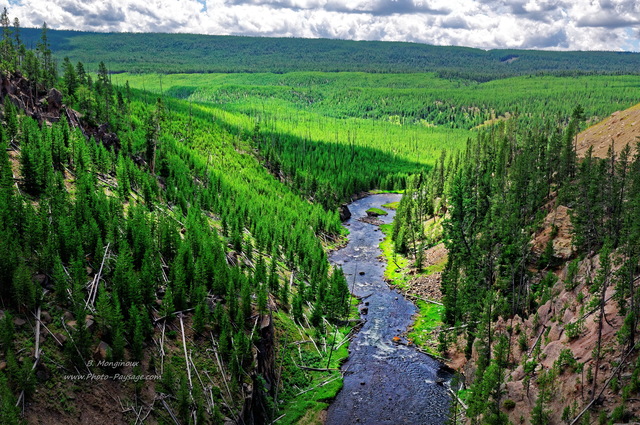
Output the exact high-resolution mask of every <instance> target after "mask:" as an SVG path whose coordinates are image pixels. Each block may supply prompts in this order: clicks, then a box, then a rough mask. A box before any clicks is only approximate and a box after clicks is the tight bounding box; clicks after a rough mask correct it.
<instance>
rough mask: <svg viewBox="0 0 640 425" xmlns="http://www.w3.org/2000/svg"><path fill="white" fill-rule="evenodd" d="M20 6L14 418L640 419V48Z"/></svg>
mask: <svg viewBox="0 0 640 425" xmlns="http://www.w3.org/2000/svg"><path fill="white" fill-rule="evenodd" d="M4 28H5V32H3V35H2V41H0V53H2V61H0V65H1V67H0V75H1V77H2V78H1V84H0V97H1V98H2V107H1V108H0V109H1V111H2V114H1V117H2V127H1V128H0V301H1V304H0V306H1V308H0V310H1V311H0V396H1V398H0V400H1V401H0V418H2V421H1V422H2V423H3V424H4V423H6V424H8V425H9V424H11V425H13V424H24V423H43V424H84V423H102V422H104V421H109V422H112V423H114V424H117V423H136V424H138V423H150V424H209V423H211V424H232V423H235V424H247V425H249V424H321V423H327V424H347V423H349V424H350V423H368V424H377V423H421V424H444V423H445V422H447V421H451V422H450V423H455V424H480V423H483V424H484V423H487V424H505V425H506V424H508V423H513V424H516V423H518V424H535V425H538V424H555V423H567V424H572V425H573V424H578V423H579V424H589V423H596V422H597V423H599V424H605V423H611V424H613V423H631V422H633V421H636V420H637V419H638V418H639V417H640V402H639V401H638V400H639V398H638V394H640V378H639V376H640V356H639V353H638V349H637V331H638V325H639V323H638V322H639V319H640V310H639V308H638V304H639V303H638V287H637V281H638V276H640V262H639V258H640V251H639V247H640V232H639V229H640V221H639V217H640V212H639V210H638V208H639V207H640V203H639V199H640V198H639V196H640V195H639V194H640V192H639V190H640V154H639V153H638V151H637V149H638V146H637V142H638V140H640V139H638V138H639V137H640V121H638V122H636V121H637V120H638V113H637V112H638V106H637V104H638V102H640V76H638V75H637V73H636V71H634V70H637V68H634V67H635V65H636V62H638V61H639V60H638V54H631V53H629V54H627V55H619V54H617V53H613V52H539V51H515V50H514V51H511V50H508V51H507V50H503V51H500V50H490V51H484V50H478V49H465V48H454V47H449V48H444V47H442V48H441V47H435V46H426V45H418V44H415V45H414V44H412V43H385V42H351V41H340V40H303V39H268V38H263V39H261V38H252V37H213V36H212V37H210V38H206V36H192V35H186V34H184V35H170V34H163V35H158V36H157V37H156V36H150V35H148V34H98V33H83V32H69V31H55V30H47V29H46V28H44V29H42V30H35V29H24V31H23V32H22V34H23V37H24V38H23V39H21V38H19V37H17V36H16V34H20V32H19V31H17V30H18V28H14V29H10V28H9V27H7V26H6V25H5V27H4ZM149 37H156V38H155V39H154V40H155V41H153V42H152V41H150V38H149ZM203 37H204V38H203ZM25 40H31V41H30V42H28V43H29V44H28V45H26V44H25V43H24V41H25ZM125 41H126V42H125ZM185 43H187V44H189V45H190V46H191V47H190V48H189V49H186V48H185ZM225 43H226V44H225ZM274 43H275V44H274ZM142 45H145V46H146V50H145V52H144V53H143V54H141V53H140V52H139V50H140V49H142V48H141V47H140V46H142ZM221 45H225V46H227V47H224V48H223V47H220V46H221ZM275 45H277V46H278V48H277V49H276V48H275V47H274V46H275ZM28 46H29V47H28ZM30 46H35V48H31V47H30ZM302 46H304V49H302ZM232 49H236V50H235V54H231V52H232ZM238 49H239V50H238ZM274 49H275V53H274ZM300 49H302V50H300ZM182 51H184V54H183V55H182V56H181V55H180V52H182ZM293 51H299V54H297V55H294V54H293V53H292V52H293ZM154 52H155V53H154ZM158 52H161V53H163V54H162V55H160V54H159V53H158ZM249 52H253V53H249ZM345 52H347V53H348V55H347V54H346V53H345ZM401 53H402V54H401ZM341 54H342V55H346V56H344V57H346V59H344V60H341V58H342V57H343V56H341ZM412 55H413V56H412ZM412 57H413V58H414V59H413V60H410V58H412ZM69 58H72V59H69ZM212 58H215V59H216V60H217V61H212V60H211V59H212ZM311 58H315V59H316V60H311ZM394 58H395V59H394ZM505 58H507V59H505ZM515 58H517V60H512V59H515ZM612 58H616V59H617V60H613V59H612ZM79 59H82V62H78V60H79ZM503 59H504V60H503ZM83 62H84V63H83ZM610 147H611V148H610ZM78 376H81V378H77V377H78ZM91 376H101V377H103V378H100V379H101V381H104V382H96V381H95V379H93V378H87V377H91ZM117 377H125V378H123V379H120V378H117ZM134 377H139V378H134ZM142 377H148V378H142Z"/></svg>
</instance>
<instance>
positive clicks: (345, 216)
mask: <svg viewBox="0 0 640 425" xmlns="http://www.w3.org/2000/svg"><path fill="white" fill-rule="evenodd" d="M338 212H339V213H340V221H347V220H349V219H350V218H351V211H349V207H348V206H347V204H342V205H340V207H339V208H338Z"/></svg>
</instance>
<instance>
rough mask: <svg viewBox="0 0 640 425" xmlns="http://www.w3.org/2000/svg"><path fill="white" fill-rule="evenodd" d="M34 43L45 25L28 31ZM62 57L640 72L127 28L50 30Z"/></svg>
mask: <svg viewBox="0 0 640 425" xmlns="http://www.w3.org/2000/svg"><path fill="white" fill-rule="evenodd" d="M23 37H24V38H25V41H26V44H27V46H31V45H34V46H35V43H37V40H38V37H39V30H35V29H25V30H23ZM50 39H51V46H52V49H53V50H54V51H55V53H56V57H57V58H58V59H59V60H62V59H63V58H64V57H65V56H68V57H69V58H70V59H71V60H72V61H74V63H75V62H77V61H81V62H83V63H84V64H85V65H86V66H87V67H88V69H90V70H91V71H95V70H97V68H98V64H99V62H100V61H103V62H105V63H107V64H109V69H110V70H111V71H112V72H123V71H129V72H137V73H145V72H162V73H176V72H187V73H193V72H196V73H202V72H205V73H208V72H275V73H282V72H292V71H325V72H338V71H361V72H373V73H386V72H439V73H440V74H441V75H442V76H444V77H447V78H448V77H453V78H459V77H462V78H465V79H472V80H477V81H488V80H491V79H496V78H504V77H508V76H514V75H528V74H537V73H553V74H560V75H562V74H564V75H574V74H577V75H580V74H584V73H606V74H637V73H638V69H639V68H640V66H639V65H640V54H638V53H625V52H620V53H614V52H549V51H534V50H489V51H485V50H481V49H472V48H466V47H441V46H429V45H424V44H418V43H400V42H380V41H348V40H327V39H296V38H260V37H236V36H209V35H193V34H131V33H129V34H124V33H88V32H80V31H50Z"/></svg>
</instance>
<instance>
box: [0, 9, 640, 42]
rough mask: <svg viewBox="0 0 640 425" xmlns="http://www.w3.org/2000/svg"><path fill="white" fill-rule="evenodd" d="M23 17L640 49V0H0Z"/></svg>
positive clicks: (69, 25)
mask: <svg viewBox="0 0 640 425" xmlns="http://www.w3.org/2000/svg"><path fill="white" fill-rule="evenodd" d="M2 6H6V7H7V8H8V10H9V15H10V16H11V17H14V16H17V17H18V18H19V19H20V22H21V23H22V25H24V26H40V25H42V22H44V21H46V22H47V25H48V26H49V27H50V28H57V29H78V30H88V31H131V32H188V33H202V34H233V35H259V36H282V37H308V38H317V37H324V38H340V39H354V40H386V41H411V42H418V43H428V44H439V45H462V46H471V47H479V48H485V49H489V48H536V49H555V50H638V46H639V42H638V37H639V33H640V2H639V1H638V0H118V1H115V2H112V1H107V0H9V1H7V0H0V7H2Z"/></svg>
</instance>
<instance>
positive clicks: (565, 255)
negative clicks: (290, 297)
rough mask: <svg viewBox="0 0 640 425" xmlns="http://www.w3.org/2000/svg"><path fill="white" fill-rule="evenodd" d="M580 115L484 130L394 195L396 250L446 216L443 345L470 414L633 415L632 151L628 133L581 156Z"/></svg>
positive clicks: (638, 161)
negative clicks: (466, 384) (616, 144)
mask: <svg viewBox="0 0 640 425" xmlns="http://www.w3.org/2000/svg"><path fill="white" fill-rule="evenodd" d="M582 112H583V111H582V108H580V107H576V108H575V109H574V112H573V114H572V117H571V120H570V121H569V122H568V123H567V124H566V125H558V124H557V123H554V122H553V121H549V122H548V123H547V125H545V126H541V127H531V126H524V125H522V123H519V122H518V121H515V120H510V121H508V122H506V123H504V124H501V125H499V126H497V127H495V128H492V129H491V130H487V131H484V132H481V133H480V134H479V135H478V137H477V138H476V139H475V140H473V141H470V142H469V143H468V145H467V148H466V149H465V150H464V151H462V152H460V153H459V154H455V155H451V156H449V157H445V156H443V157H442V159H441V160H440V161H439V162H438V164H437V165H436V167H435V169H434V171H433V172H432V173H431V174H430V175H429V176H428V177H427V178H426V179H423V180H422V181H419V180H412V182H411V183H410V186H411V187H412V189H411V190H410V191H408V192H407V194H406V195H405V197H404V198H403V200H402V202H401V204H400V206H399V209H398V215H397V219H396V225H395V226H394V232H393V237H394V240H395V246H396V247H397V249H399V250H400V251H402V250H406V251H409V252H411V250H413V249H415V247H416V246H418V245H419V244H420V243H421V242H422V241H425V236H424V235H425V233H424V231H425V223H428V222H429V221H430V220H431V218H432V217H433V216H436V217H441V218H442V219H443V235H442V239H443V240H444V243H445V246H446V248H447V251H448V261H447V263H446V267H445V269H444V271H443V274H442V293H443V298H442V301H443V303H444V306H445V311H444V316H443V320H444V327H445V328H446V329H447V330H446V331H442V332H441V333H440V347H439V348H440V350H441V351H442V353H445V355H448V356H454V357H455V356H457V353H464V354H465V356H466V359H467V362H466V366H465V367H464V369H463V370H464V371H465V373H466V374H467V377H468V378H469V380H470V382H471V386H470V389H469V390H468V391H466V390H465V391H463V392H461V393H460V395H461V397H462V398H463V399H464V400H465V401H463V402H462V403H465V402H466V405H463V404H459V403H456V406H455V409H456V410H462V409H463V407H464V409H465V410H466V416H467V417H468V418H469V419H470V420H471V422H472V423H494V424H495V423H504V424H506V423H508V421H511V422H512V423H516V422H520V423H532V424H549V423H561V422H564V423H571V424H575V423H585V424H586V423H592V421H593V420H594V419H595V418H598V421H599V422H598V423H619V422H627V421H629V420H630V419H631V418H633V417H637V415H638V413H639V412H640V406H639V405H638V403H637V398H636V397H637V393H638V391H639V388H640V387H639V386H638V379H637V377H638V374H639V373H640V369H639V368H638V359H639V357H638V353H637V349H636V340H637V330H638V309H637V301H636V298H637V290H638V289H637V276H638V274H639V272H640V271H639V270H638V257H637V256H638V253H637V250H638V247H639V246H640V240H639V239H638V232H637V229H638V223H639V221H638V220H639V217H640V212H639V210H638V203H637V200H638V190H640V186H639V184H640V155H638V151H637V148H638V147H637V145H636V144H630V145H628V146H626V147H625V148H624V149H622V150H618V151H614V150H613V149H611V150H610V151H609V154H608V155H607V156H606V157H605V158H595V157H593V156H592V154H591V149H589V150H587V152H586V154H585V156H584V157H577V155H576V151H575V140H576V136H577V132H578V129H579V128H580V123H581V122H582V120H583V119H584V116H583V113H582ZM426 242H427V243H429V239H426ZM422 243H424V242H422ZM412 254H413V253H412ZM410 255H411V254H410ZM458 363H459V364H464V363H465V362H464V361H462V362H461V363H460V362H459V361H458Z"/></svg>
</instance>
